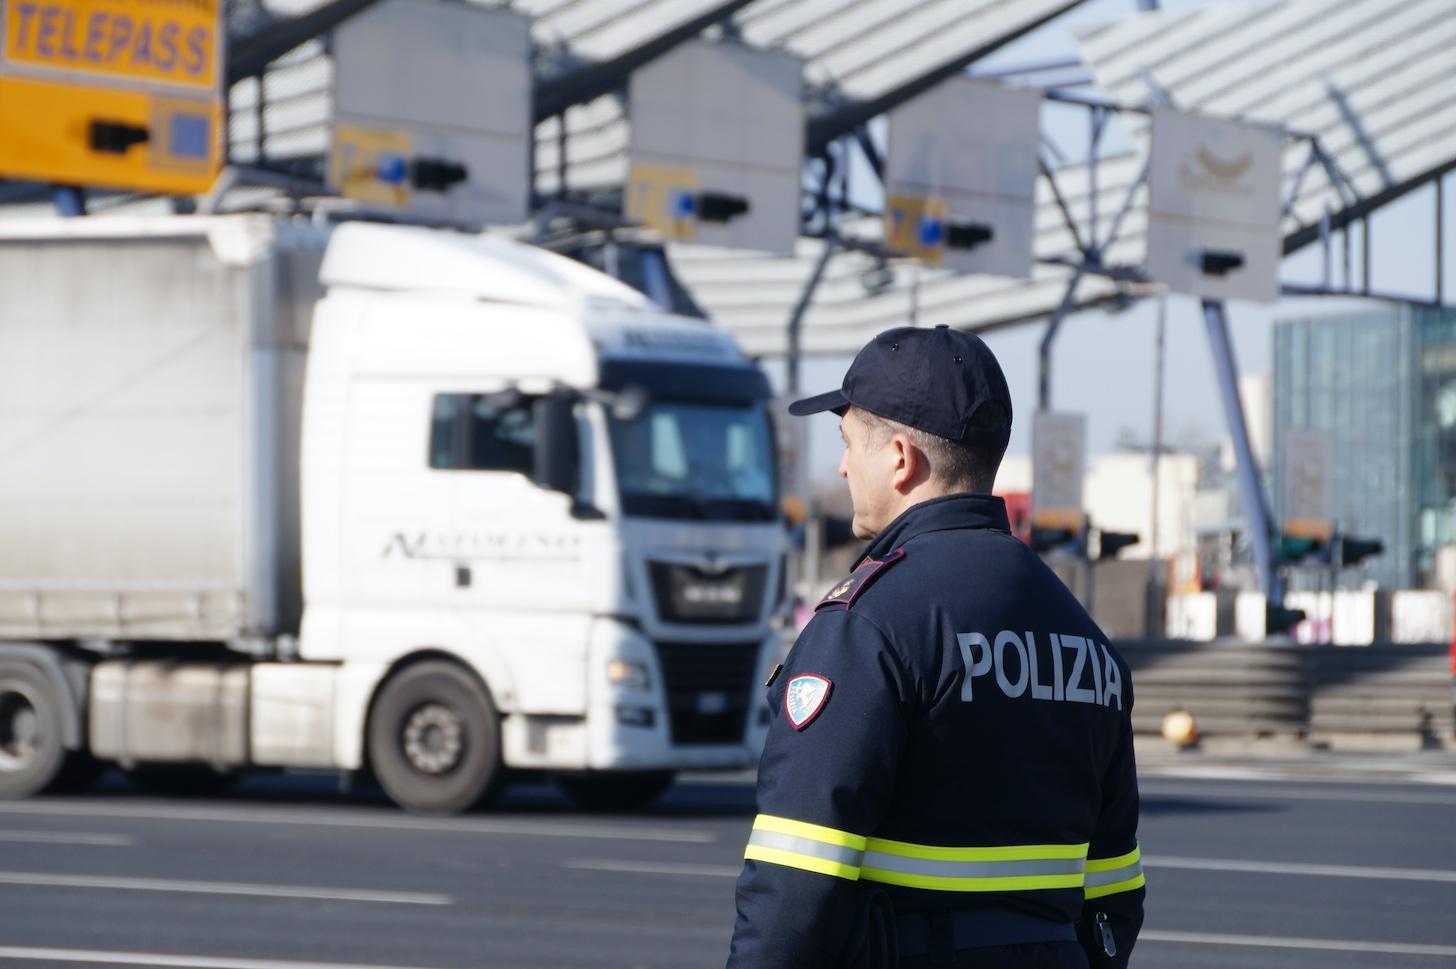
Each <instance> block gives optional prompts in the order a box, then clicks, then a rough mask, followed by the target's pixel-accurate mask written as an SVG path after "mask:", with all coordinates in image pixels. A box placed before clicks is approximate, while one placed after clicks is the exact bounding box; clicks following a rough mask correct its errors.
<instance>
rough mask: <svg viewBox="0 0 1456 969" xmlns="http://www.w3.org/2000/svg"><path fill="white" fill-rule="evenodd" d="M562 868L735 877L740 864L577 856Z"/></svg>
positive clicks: (645, 873)
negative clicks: (667, 861)
mask: <svg viewBox="0 0 1456 969" xmlns="http://www.w3.org/2000/svg"><path fill="white" fill-rule="evenodd" d="M562 867H564V868H574V869H576V870H578V871H616V872H629V873H631V874H636V875H695V876H703V877H710V878H737V877H738V875H739V873H741V872H742V871H743V866H742V865H735V866H731V867H730V866H728V865H674V864H671V863H660V862H645V861H616V860H613V859H605V858H578V859H575V860H572V861H567V862H563V863H562Z"/></svg>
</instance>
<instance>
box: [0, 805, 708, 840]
mask: <svg viewBox="0 0 1456 969" xmlns="http://www.w3.org/2000/svg"><path fill="white" fill-rule="evenodd" d="M0 814H41V815H47V816H56V817H86V818H138V819H141V820H147V821H218V822H225V823H227V824H293V825H311V826H315V827H322V828H360V829H364V830H374V831H436V832H444V833H447V834H486V835H518V836H528V837H542V838H589V839H596V840H603V841H667V842H674V843H678V844H712V843H713V842H715V841H717V840H718V837H717V835H715V834H714V833H713V832H711V831H698V830H692V829H679V828H664V827H633V826H630V825H610V824H607V825H596V824H591V825H588V824H579V823H578V824H553V823H550V822H545V821H514V820H504V819H500V820H486V819H483V818H482V819H470V820H458V821H447V820H443V819H442V820H429V819H426V818H410V817H354V816H349V815H339V814H334V815H329V814H305V813H303V812H300V811H268V810H266V809H255V810H250V811H234V810H229V809H227V808H205V807H199V808H182V807H175V806H171V805H160V804H159V805H140V804H101V803H92V804H74V803H67V804H61V803H57V802H51V803H46V802H31V801H7V802H3V803H0Z"/></svg>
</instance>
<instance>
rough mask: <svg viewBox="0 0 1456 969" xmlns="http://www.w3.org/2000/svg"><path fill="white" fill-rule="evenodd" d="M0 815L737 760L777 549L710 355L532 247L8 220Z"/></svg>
mask: <svg viewBox="0 0 1456 969" xmlns="http://www.w3.org/2000/svg"><path fill="white" fill-rule="evenodd" d="M0 292H3V293H4V297H3V299H0V796H4V797H24V796H27V795H30V794H32V793H35V792H39V791H42V790H46V789H48V788H50V789H56V788H61V787H64V786H66V785H73V786H74V785H76V784H78V783H80V782H81V781H83V780H85V779H87V778H88V776H90V775H94V772H95V771H96V770H97V769H98V765H99V764H104V763H114V764H119V765H120V766H122V767H123V768H125V769H127V770H130V771H132V772H134V773H135V775H136V776H137V777H138V778H140V779H142V780H143V781H145V782H148V783H153V784H157V785H165V784H167V783H172V782H175V781H177V780H178V779H179V778H185V779H187V780H189V781H190V782H193V783H196V782H198V781H201V780H206V779H207V778H212V779H213V780H219V781H220V780H225V779H227V778H229V777H232V776H235V775H236V774H237V773H239V772H242V771H244V770H247V769H250V768H286V767H315V768H332V769H340V770H343V771H349V772H360V771H363V772H368V773H372V775H373V776H374V777H375V778H377V780H378V782H379V784H380V785H382V786H383V788H384V790H385V791H386V792H387V793H388V794H389V796H390V797H391V798H393V799H394V800H395V801H396V802H398V803H399V804H401V805H403V806H405V807H407V808H409V809H411V810H416V811H422V812H439V813H448V812H455V811H460V810H464V809H466V808H468V807H470V806H471V805H473V804H476V803H478V802H480V801H482V800H483V799H485V798H487V797H488V796H489V795H490V794H492V793H493V792H495V791H496V790H498V789H499V786H500V784H501V783H502V779H503V778H504V777H505V776H506V772H507V771H508V770H510V771H514V770H542V771H550V772H552V773H554V774H555V775H556V776H557V777H558V778H559V779H560V781H561V783H562V786H563V787H564V788H565V789H566V791H567V793H568V794H570V795H571V796H572V797H573V798H575V799H576V800H577V801H578V802H580V803H583V804H587V805H594V806H627V805H630V804H633V803H637V802H640V801H643V800H645V799H647V798H650V797H652V796H654V795H656V794H657V793H659V792H660V791H661V790H662V789H663V788H665V787H666V786H667V784H668V783H669V782H670V781H671V778H672V776H673V772H675V771H679V770H683V769H688V768H693V769H716V768H723V769H734V768H741V767H744V766H746V765H748V764H750V763H752V762H753V760H754V759H755V757H756V756H757V751H758V749H759V748H760V746H761V744H762V739H763V734H764V732H765V731H766V729H767V727H766V724H767V711H766V710H764V709H762V707H763V706H764V705H763V703H762V701H761V700H760V699H759V698H760V696H761V693H760V690H759V684H760V683H762V682H763V680H764V678H765V676H766V675H767V674H768V673H769V671H770V670H771V669H772V668H773V666H774V664H775V663H776V661H777V660H778V659H779V658H780V654H781V646H780V640H779V637H778V636H777V634H776V632H775V629H776V620H777V618H779V617H780V616H781V614H782V610H783V607H784V598H785V588H786V586H785V582H784V571H785V553H786V550H787V549H786V538H785V533H784V529H783V526H782V522H781V519H780V515H779V510H778V498H777V491H776V487H777V486H776V479H777V472H776V466H775V447H774V436H773V432H772V427H771V422H770V418H769V413H768V408H767V401H768V397H769V393H770V392H769V387H768V383H767V381H766V379H765V377H764V375H763V373H762V371H761V370H760V369H759V368H758V367H757V366H755V365H754V364H753V363H752V362H751V361H749V360H747V359H746V358H745V357H744V356H743V355H742V354H741V353H740V352H739V350H738V349H737V348H736V346H735V345H734V343H733V342H732V340H731V339H730V338H729V337H728V336H726V335H725V334H723V333H721V332H719V331H716V330H714V329H713V328H712V327H711V326H709V325H708V324H707V323H705V322H704V321H702V320H698V319H691V318H686V317H680V316H674V315H671V314H669V313H666V312H663V311H661V310H659V309H657V308H656V307H655V306H654V305H653V304H652V303H651V302H650V301H649V300H648V299H647V298H646V297H644V296H643V295H641V294H640V293H638V292H637V291H636V290H634V289H631V288H630V287H628V286H625V285H623V284H621V283H619V282H618V281H616V280H614V279H612V278H610V277H608V276H606V275H603V274H601V273H598V272H597V271H595V270H593V269H590V268H588V267H586V266H583V265H581V264H579V263H576V262H573V261H571V260H568V259H566V258H564V257H561V256H557V255H554V254H551V253H548V252H544V251H542V250H539V249H535V248H532V247H529V246H525V245H521V244H517V243H514V242H510V241H507V240H503V239H499V238H494V237H490V236H477V235H466V234H460V233H454V232H450V231H445V230H439V229H427V228H418V227H404V226H390V225H379V224H367V223H362V222H348V223H343V224H339V225H322V224H318V223H316V222H310V221H306V220H295V219H284V218H276V217H271V216H262V215H247V216H224V217H195V216H192V217H189V216H177V217H157V218H146V219H143V218H136V217H119V216H118V217H110V218H89V219H73V220H64V221H63V220H46V221H43V222H40V221H37V222H33V223H32V222H13V223H8V224H5V225H3V226H0Z"/></svg>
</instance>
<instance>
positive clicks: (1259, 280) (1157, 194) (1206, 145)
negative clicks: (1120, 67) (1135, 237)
mask: <svg viewBox="0 0 1456 969" xmlns="http://www.w3.org/2000/svg"><path fill="white" fill-rule="evenodd" d="M1152 118H1153V123H1152V146H1151V149H1150V151H1151V156H1150V158H1151V170H1150V172H1149V182H1148V206H1149V211H1148V256H1147V272H1148V276H1149V277H1150V278H1151V279H1152V280H1154V281H1155V282H1160V283H1164V284H1166V285H1167V286H1168V287H1169V288H1170V289H1172V290H1173V291H1175V292H1179V293H1187V294H1189V295H1192V296H1201V297H1205V298H1207V299H1247V300H1254V301H1257V302H1265V303H1268V302H1274V301H1276V300H1277V299H1278V298H1279V260H1280V258H1281V257H1282V251H1281V237H1280V232H1279V222H1280V199H1279V189H1280V184H1281V164H1282V160H1283V153H1284V134H1283V132H1282V131H1281V130H1279V129H1278V128H1272V127H1268V126H1265V125H1254V124H1246V123H1243V122H1237V121H1224V120H1219V119H1215V118H1204V117H1199V116H1197V115H1191V114H1183V113H1181V112H1178V111H1175V110H1173V109H1171V108H1154V109H1153V115H1152Z"/></svg>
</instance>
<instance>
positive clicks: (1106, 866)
mask: <svg viewBox="0 0 1456 969" xmlns="http://www.w3.org/2000/svg"><path fill="white" fill-rule="evenodd" d="M1142 857H1143V850H1142V846H1138V847H1136V848H1134V849H1132V850H1131V851H1129V852H1128V853H1127V854H1125V855H1118V856H1117V857H1116V858H1088V859H1087V870H1088V871H1111V870H1112V869H1114V868H1124V867H1126V866H1128V865H1131V864H1133V863H1134V862H1137V861H1141V860H1142Z"/></svg>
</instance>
